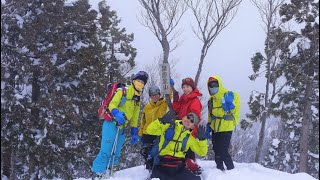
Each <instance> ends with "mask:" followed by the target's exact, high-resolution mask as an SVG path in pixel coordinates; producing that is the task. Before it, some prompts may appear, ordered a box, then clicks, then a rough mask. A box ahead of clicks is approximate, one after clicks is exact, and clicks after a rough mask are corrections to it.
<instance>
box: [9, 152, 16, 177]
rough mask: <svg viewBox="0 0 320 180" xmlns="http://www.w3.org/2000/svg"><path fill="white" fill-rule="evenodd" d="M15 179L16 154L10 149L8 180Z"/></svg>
mask: <svg viewBox="0 0 320 180" xmlns="http://www.w3.org/2000/svg"><path fill="white" fill-rule="evenodd" d="M15 179H16V152H15V150H14V148H11V155H10V177H9V180H15Z"/></svg>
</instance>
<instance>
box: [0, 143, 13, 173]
mask: <svg viewBox="0 0 320 180" xmlns="http://www.w3.org/2000/svg"><path fill="white" fill-rule="evenodd" d="M6 144H7V143H6ZM1 149H2V148H1ZM11 149H12V148H11V146H10V145H7V146H6V147H4V148H3V151H2V152H1V165H2V168H1V169H2V171H3V173H2V174H3V175H5V176H7V177H10V173H11V172H10V168H11Z"/></svg>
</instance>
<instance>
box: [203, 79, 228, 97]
mask: <svg viewBox="0 0 320 180" xmlns="http://www.w3.org/2000/svg"><path fill="white" fill-rule="evenodd" d="M211 78H214V79H216V80H217V81H218V84H219V90H218V92H217V93H216V94H215V95H211V96H220V94H221V93H224V92H225V88H224V87H223V84H222V80H221V77H220V76H216V75H214V76H210V77H209V78H208V80H207V89H208V92H209V86H208V83H209V79H211ZM209 94H210V93H209Z"/></svg>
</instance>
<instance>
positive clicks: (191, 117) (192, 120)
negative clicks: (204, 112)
mask: <svg viewBox="0 0 320 180" xmlns="http://www.w3.org/2000/svg"><path fill="white" fill-rule="evenodd" d="M187 119H189V120H190V121H191V123H194V119H193V116H192V115H188V116H187Z"/></svg>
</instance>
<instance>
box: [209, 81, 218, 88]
mask: <svg viewBox="0 0 320 180" xmlns="http://www.w3.org/2000/svg"><path fill="white" fill-rule="evenodd" d="M208 86H209V88H214V87H219V83H218V81H217V80H214V81H210V82H208Z"/></svg>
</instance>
